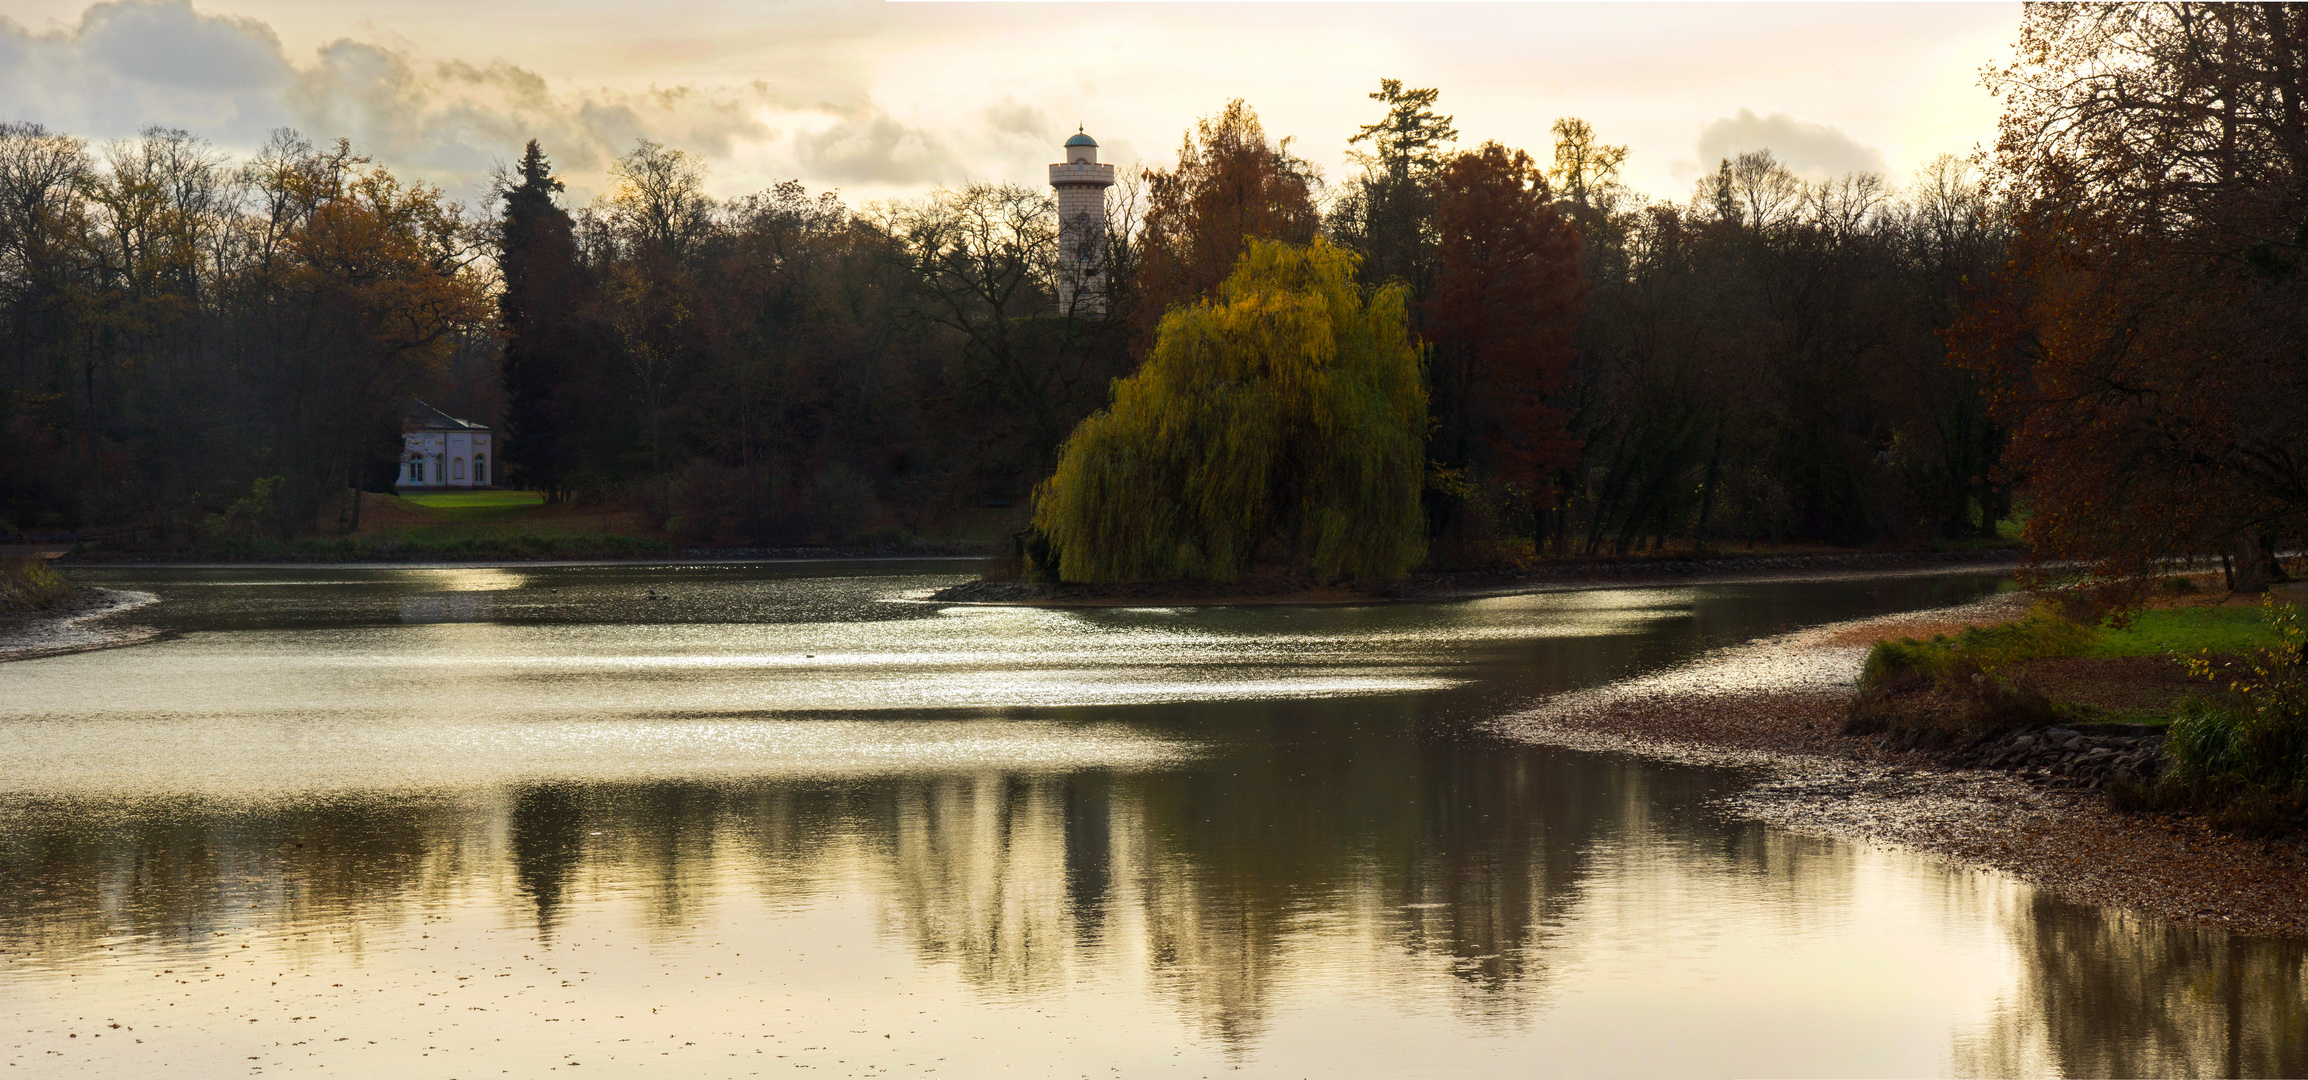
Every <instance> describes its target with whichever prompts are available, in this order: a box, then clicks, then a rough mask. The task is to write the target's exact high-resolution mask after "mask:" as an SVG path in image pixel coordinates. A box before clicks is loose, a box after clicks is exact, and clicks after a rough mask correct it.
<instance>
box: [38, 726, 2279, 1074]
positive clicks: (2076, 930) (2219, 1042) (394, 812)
mask: <svg viewBox="0 0 2308 1080" xmlns="http://www.w3.org/2000/svg"><path fill="white" fill-rule="evenodd" d="M1361 716H1362V721H1361V723H1360V724H1358V725H1356V726H1353V727H1351V728H1348V729H1343V730H1342V729H1338V728H1331V729H1322V730H1303V729H1300V728H1297V727H1294V726H1293V722H1292V716H1291V714H1290V711H1289V710H1287V709H1270V710H1262V711H1250V710H1246V711H1243V712H1240V713H1237V714H1234V715H1229V716H1226V717H1224V718H1223V719H1224V721H1225V723H1227V724H1231V725H1236V726H1238V727H1239V728H1240V731H1239V740H1238V742H1237V743H1236V744H1235V745H1234V746H1231V747H1229V748H1228V750H1227V752H1226V753H1225V754H1224V755H1223V756H1222V757H1214V758H1211V759H1207V760H1205V761H1203V762H1200V763H1197V764H1194V765H1190V766H1186V767H1181V768H1178V769H1175V770H1170V771H1156V772H1147V773H1135V774H1125V775H1109V774H1106V773H1100V772H1090V773H1079V774H1072V775H1058V774H1033V775H1005V774H991V773H989V774H974V775H959V776H922V775H908V776H901V777H896V778H886V779H875V780H861V781H850V782H832V781H824V782H767V781H765V782H758V783H749V784H737V785H704V784H624V785H586V786H532V787H525V788H519V789H515V790H512V791H508V792H505V793H503V794H502V795H500V796H496V797H494V799H495V801H479V800H476V801H473V802H465V803H452V802H446V801H439V800H434V801H426V800H420V799H394V798H385V797H378V798H373V799H367V800H345V801H339V802H334V803H328V804H312V805H305V806H286V805H283V806H269V807H265V808H261V809H246V808H223V809H220V808H213V807H211V808H206V809H203V808H199V807H181V806H180V807H170V808H162V807H135V808H132V809H133V810H134V812H133V813H131V812H126V811H124V810H121V809H120V808H113V809H112V810H108V811H105V812H104V813H103V815H102V816H101V817H96V816H94V815H92V814H91V813H90V812H89V811H88V810H86V809H85V808H80V809H73V810H66V809H58V808H48V809H41V808H30V809H29V810H25V809H22V808H18V810H16V811H12V812H11V815H10V816H11V818H12V820H13V822H14V824H15V827H13V828H11V829H10V830H7V831H6V832H4V833H0V890H5V891H4V892H0V895H4V896H5V897H6V898H7V899H6V902H5V904H4V905H0V943H4V944H5V946H6V947H7V948H8V949H9V950H10V951H12V952H16V953H18V954H22V953H25V952H37V953H39V954H41V955H43V956H44V957H46V958H47V959H49V960H50V961H52V962H57V963H69V962H70V961H71V960H72V959H74V958H75V957H76V956H81V955H88V954H91V953H98V952H101V951H102V948H103V945H104V943H105V942H106V941H107V940H108V939H114V938H116V937H117V936H119V935H122V934H135V935H140V936H148V937H152V938H157V939H160V940H162V941H170V942H174V943H177V944H178V945H179V946H180V947H184V948H189V949H203V948H207V947H209V942H210V934H211V932H212V931H216V930H223V929H230V928H234V927H241V926H248V925H263V926H268V927H272V928H277V929H281V930H286V931H290V932H293V933H298V934H303V935H306V938H305V939H300V943H301V944H302V946H303V947H306V948H311V949H315V950H319V949H331V950H344V949H346V948H347V946H348V945H349V946H350V947H352V948H354V949H357V948H358V947H359V945H360V942H361V937H362V935H363V934H364V933H365V932H366V931H367V930H368V929H369V928H373V927H380V926H387V925H392V924H394V923H396V922H400V921H403V920H406V921H414V920H415V919H416V918H417V917H418V913H419V912H420V911H423V910H427V909H429V908H431V907H433V906H435V905H438V904H440V903H442V902H444V901H445V900H451V899H457V898H462V899H463V900H464V901H465V902H468V903H469V902H472V901H473V900H480V901H483V902H490V903H496V904H500V905H502V906H503V907H505V909H506V910H507V911H508V912H517V913H518V917H519V918H520V919H521V920H523V921H528V920H530V919H532V918H533V919H534V924H535V926H536V927H537V934H538V935H539V938H540V939H541V940H542V941H544V942H545V943H547V944H550V942H551V939H552V935H553V934H554V932H555V930H556V927H557V926H558V925H560V924H561V923H562V922H563V921H565V920H566V919H567V918H568V917H569V913H570V912H571V911H572V910H573V909H576V908H577V907H578V906H579V905H581V904H583V903H586V902H587V901H589V900H593V899H596V898H598V897H603V896H607V895H610V894H614V895H617V896H630V897H638V899H639V903H640V909H639V910H640V916H641V918H642V919H644V920H645V921H646V922H647V923H648V924H649V925H650V926H651V927H653V928H656V929H658V930H661V931H675V930H678V929H680V928H684V927H686V926H689V925H694V924H698V923H702V922H705V921H709V920H712V919H715V918H717V917H718V913H717V912H716V911H715V910H714V909H715V908H716V907H717V906H718V905H720V904H723V903H726V902H727V900H728V898H730V897H732V896H741V895H745V894H747V893H751V894H752V895H756V896H758V897H760V898H762V899H763V900H765V901H767V902H768V903H769V904H770V906H771V907H772V908H773V909H774V908H778V907H784V908H788V909H794V908H799V907H801V906H803V905H807V904H816V903H824V902H826V897H828V896H832V895H840V894H854V893H858V892H862V893H864V894H865V895H869V896H873V897H875V898H877V900H878V902H879V903H880V905H881V917H882V919H883V925H884V927H885V930H886V932H887V933H889V934H891V935H892V936H893V938H894V939H895V940H898V941H902V942H904V943H905V944H906V947H907V948H909V949H910V950H911V951H912V952H913V953H914V954H915V955H917V956H919V957H921V958H923V959H924V960H925V961H929V962H935V963H941V964H949V965H951V967H952V969H953V970H954V971H955V972H957V974H958V975H959V976H960V978H961V979H962V980H964V981H965V982H966V983H967V984H968V985H971V986H973V987H975V988H977V989H979V990H982V991H984V992H986V993H989V994H994V995H999V996H1012V995H1033V994H1046V993H1052V992H1063V991H1064V990H1065V989H1066V988H1067V987H1068V986H1070V985H1074V984H1077V983H1079V982H1081V981H1083V979H1084V978H1085V977H1086V976H1087V974H1088V973H1092V972H1095V973H1097V974H1098V975H1099V976H1101V977H1103V978H1109V979H1110V978H1113V977H1115V976H1123V977H1127V976H1128V975H1129V974H1130V973H1136V974H1138V975H1140V976H1142V977H1143V978H1145V979H1146V980H1147V982H1148V983H1149V984H1150V985H1151V987H1152V989H1153V992H1155V993H1157V994H1159V995H1161V996H1163V997H1164V998H1166V999H1167V1000H1169V1001H1170V1002H1172V1003H1173V1006H1174V1007H1175V1008H1176V1010H1177V1011H1178V1013H1179V1014H1180V1015H1181V1016H1183V1017H1185V1018H1186V1020H1187V1022H1188V1023H1189V1024H1191V1025H1192V1026H1194V1027H1195V1028H1197V1029H1198V1030H1200V1031H1201V1032H1203V1033H1204V1034H1206V1035H1207V1036H1209V1037H1211V1038H1213V1039H1216V1040H1220V1041H1223V1042H1225V1043H1227V1044H1228V1045H1229V1046H1230V1047H1233V1048H1235V1049H1238V1050H1240V1049H1246V1048H1248V1047H1249V1046H1251V1045H1252V1044H1254V1043H1256V1042H1257V1041H1258V1040H1259V1038H1260V1037H1261V1036H1262V1034H1263V1033H1264V1032H1265V1031H1266V1030H1267V1028H1268V1027H1269V1025H1270V1016H1271V1010H1272V1009H1273V1008H1274V1007H1275V997H1276V994H1277V992H1278V988H1279V987H1281V986H1283V985H1285V984H1292V985H1295V983H1292V980H1289V979H1287V978H1286V977H1285V976H1286V973H1288V972H1290V971H1291V970H1292V969H1294V968H1297V969H1307V970H1314V969H1320V970H1322V971H1324V972H1325V973H1326V974H1327V975H1329V976H1331V977H1333V978H1335V977H1337V976H1339V975H1341V974H1348V975H1350V978H1349V979H1348V980H1347V982H1349V983H1351V984H1353V985H1355V986H1358V987H1359V986H1364V985H1367V986H1368V988H1369V989H1371V990H1375V991H1380V992H1397V993H1418V994H1430V995H1431V994H1433V993H1434V992H1435V990H1436V988H1438V987H1443V988H1450V989H1449V990H1448V992H1449V993H1451V995H1452V1006H1453V1008H1454V1010H1455V1011H1457V1012H1458V1013H1459V1014H1460V1015H1462V1016H1465V1017H1467V1018H1469V1019H1471V1020H1474V1021H1476V1022H1477V1023H1479V1024H1482V1025H1485V1026H1498V1025H1502V1024H1513V1023H1518V1022H1523V1021H1527V1020H1528V1019H1529V1018H1531V1017H1532V1016H1534V1015H1535V1014H1536V1013H1537V1012H1538V1011H1539V1010H1540V1009H1541V1008H1542V1007H1543V1005H1544V1002H1545V1000H1546V997H1547V995H1548V994H1549V993H1550V992H1551V991H1552V989H1553V988H1554V986H1555V985H1556V976H1555V964H1554V961H1553V957H1554V956H1555V955H1556V953H1557V952H1558V951H1560V950H1564V949H1566V948H1570V947H1573V946H1574V945H1575V940H1574V938H1573V935H1574V934H1576V933H1578V927H1581V926H1587V927H1590V928H1596V927H1598V923H1600V924H1607V925H1608V926H1610V927H1611V928H1613V929H1614V930H1619V929H1624V928H1625V927H1627V926H1629V925H1639V920H1640V919H1641V918H1642V917H1643V915H1642V913H1641V912H1639V911H1629V910H1620V909H1618V908H1615V907H1611V906H1603V907H1598V906H1597V905H1598V903H1602V904H1605V905H1623V904H1625V903H1627V902H1628V901H1629V898H1639V902H1640V903H1641V904H1642V905H1644V906H1645V907H1646V908H1659V909H1663V910H1686V909H1688V907H1689V906H1690V905H1698V904H1704V903H1709V902H1714V901H1716V900H1719V899H1720V897H1721V896H1722V886H1721V884H1720V882H1721V881H1722V879H1723V877H1724V875H1734V876H1737V877H1738V878H1740V879H1742V880H1743V881H1744V882H1747V883H1751V885H1752V888H1753V895H1755V896H1756V897H1758V898H1759V901H1760V902H1759V903H1757V904H1756V905H1754V909H1755V911H1756V912H1757V913H1758V914H1752V915H1747V916H1743V918H1750V919H1752V918H1781V919H1786V920H1789V925H1788V926H1787V927H1786V929H1788V930H1789V932H1791V933H1797V932H1800V931H1801V929H1802V927H1801V926H1800V925H1798V924H1799V922H1800V920H1802V919H1804V918H1808V917H1815V916H1817V915H1818V914H1819V913H1821V912H1826V913H1827V914H1829V915H1831V916H1832V915H1833V913H1834V911H1835V905H1836V904H1837V903H1842V902H1846V900H1845V899H1842V898H1847V897H1848V896H1849V894H1850V892H1851V888H1852V883H1853V882H1854V881H1857V880H1860V875H1862V874H1864V873H1865V872H1866V871H1865V870H1864V868H1863V867H1862V866H1861V865H1860V861H1861V859H1862V858H1863V857H1862V856H1861V855H1860V854H1858V849H1854V848H1851V847H1848V846H1846V845H1840V844H1835V843H1832V842H1829V841H1824V840H1811V839H1805V838H1801V837H1794V836H1790V835H1788V834H1785V833H1782V832H1779V831H1776V830H1770V829H1765V828H1763V827H1760V826H1733V827H1723V828H1718V827H1714V826H1709V825H1703V824H1697V823H1696V822H1697V819H1695V818H1693V817H1692V816H1691V815H1689V814H1686V813H1684V812H1682V811H1681V810H1679V809H1677V808H1681V807H1692V806H1697V805H1700V804H1702V803H1704V802H1705V801H1706V799H1707V798H1708V797H1709V796H1711V795H1713V794H1715V793H1717V792H1719V791H1720V790H1722V788H1723V787H1724V786H1725V784H1726V783H1727V781H1726V779H1725V778H1724V776H1723V775H1722V774H1720V773H1715V772H1709V771H1705V770H1697V769H1676V768H1669V767H1662V766H1654V765H1645V764H1638V763H1635V762H1632V761H1627V760H1620V759H1595V758H1588V757H1582V756H1578V755H1570V754H1564V753H1557V752H1552V751H1544V750H1535V749H1529V748H1519V747H1511V746H1492V745H1474V746H1470V745H1466V744H1458V743H1452V742H1448V741H1440V740H1419V739H1417V738H1412V737H1406V734H1407V732H1406V728H1408V727H1409V726H1411V725H1414V724H1416V723H1417V717H1415V716H1411V715H1408V714H1404V713H1390V712H1388V711H1386V707H1385V706H1383V705H1382V704H1378V705H1372V706H1370V707H1368V708H1366V709H1363V710H1362V712H1361ZM1629 860H1638V861H1635V862H1630V861H1629ZM1605 895H1608V896H1611V897H1616V898H1617V899H1613V900H1608V901H1603V900H1600V899H1599V898H1600V897H1603V896H1605ZM2024 895H2030V894H2027V893H2026V892H2025V890H2013V889H2008V888H1998V889H1978V890H1973V891H1970V892H1966V891H1965V890H1963V889H1961V888H1953V887H1951V888H1950V889H1949V890H1948V892H1947V895H1946V896H1944V897H1941V898H1939V900H1938V901H1937V903H1938V904H1939V905H1940V907H1941V908H1944V909H1945V916H1944V917H1947V918H1951V919H1953V920H1957V921H1959V922H1960V921H1963V920H1976V921H1977V922H1978V923H1979V924H1980V925H1982V926H1988V927H2009V928H2011V929H2010V930H2009V932H2010V933H2011V934H2013V935H2015V936H2014V937H2013V939H2012V948H2013V950H2014V952H2013V955H2014V956H2015V957H2016V958H2017V960H2018V961H2019V963H2020V966H2021V969H2022V971H2023V973H2024V974H2023V979H2022V982H2021V983H2020V986H2019V988H2018V989H2017V990H2016V991H2014V994H2015V996H2013V997H2012V998H2011V999H2009V1000H2007V1001H2006V1002H2004V1003H2003V1006H2002V1008H2001V1009H2000V1011H1999V1013H1998V1014H1997V1015H1996V1016H1995V1017H1994V1018H1993V1019H1992V1020H1990V1021H1989V1022H1988V1023H1987V1024H1986V1025H1984V1026H1983V1028H1982V1029H1981V1030H1980V1031H1979V1032H1976V1033H1966V1034H1964V1035H1962V1036H1961V1037H1959V1039H1958V1045H1957V1049H1956V1053H1957V1058H1956V1061H1957V1064H1958V1066H1959V1068H1961V1069H1962V1070H1963V1071H1967V1072H1973V1073H1981V1074H2013V1073H2040V1072H2063V1073H2069V1074H2079V1073H2088V1074H2102V1075H2111V1074H2112V1075H2144V1074H2155V1073H2233V1074H2245V1075H2251V1074H2293V1075H2299V1074H2303V1073H2308V1003H2304V999H2303V987H2304V986H2308V971H2304V966H2303V965H2304V964H2308V947H2303V946H2297V945H2275V944H2268V943H2250V942H2236V941H2230V940H2228V939H2225V938H2222V937H2220V936H2218V935H2212V934H2205V933H2199V932H2191V931H2182V930H2176V929H2172V928H2170V927H2167V926H2162V925H2160V924H2156V923H2153V922H2150V921H2146V920H2137V919H2132V918H2128V917H2126V916H2123V915H2120V914H2114V913H2108V912H2102V911H2097V910H2093V909H2082V908H2075V907H2070V906H2066V905H2058V904H2053V903H2051V902H2049V901H2040V900H2039V901H2031V903H2032V904H2033V906H2032V907H2028V908H2023V909H2006V908H2003V907H1999V906H1998V904H1999V903H2011V902H2014V901H2010V900H2008V899H2001V900H1999V899H1998V898H2009V897H2013V896H2024ZM1596 932H1597V933H1601V932H1602V931H1601V930H1600V929H1597V930H1596Z"/></svg>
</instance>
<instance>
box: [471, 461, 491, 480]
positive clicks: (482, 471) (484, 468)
mask: <svg viewBox="0 0 2308 1080" xmlns="http://www.w3.org/2000/svg"><path fill="white" fill-rule="evenodd" d="M473 484H474V486H476V487H487V486H488V485H489V455H487V454H475V455H473Z"/></svg>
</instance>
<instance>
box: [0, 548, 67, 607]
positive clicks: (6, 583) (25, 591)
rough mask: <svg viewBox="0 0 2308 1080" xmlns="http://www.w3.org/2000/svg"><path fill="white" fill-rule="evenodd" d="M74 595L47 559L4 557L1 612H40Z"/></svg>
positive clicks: (0, 561)
mask: <svg viewBox="0 0 2308 1080" xmlns="http://www.w3.org/2000/svg"><path fill="white" fill-rule="evenodd" d="M70 595H72V586H71V585H70V584H69V583H67V582H66V581H65V580H64V577H63V575H61V574H58V573H57V572H56V571H55V570H54V569H52V568H50V567H49V565H48V561H47V560H45V559H0V611H38V610H41V609H43V608H47V607H50V606H52V605H54V604H55V603H56V602H57V601H59V600H62V599H64V598H65V597H67V596H70Z"/></svg>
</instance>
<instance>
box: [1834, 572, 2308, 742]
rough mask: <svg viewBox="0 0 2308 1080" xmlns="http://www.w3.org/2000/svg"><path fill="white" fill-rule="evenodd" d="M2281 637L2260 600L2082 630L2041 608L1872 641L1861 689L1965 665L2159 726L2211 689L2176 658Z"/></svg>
mask: <svg viewBox="0 0 2308 1080" xmlns="http://www.w3.org/2000/svg"><path fill="white" fill-rule="evenodd" d="M2301 593H2302V586H2298V585H2293V586H2287V587H2285V588H2282V589H2279V590H2278V591H2277V597H2276V599H2277V600H2278V601H2279V602H2281V603H2293V604H2297V603H2300V602H2301V601H2302V600H2304V599H2308V596H2303V595H2301ZM2281 643H2282V636H2281V635H2280V634H2279V633H2277V631H2276V629H2275V628H2274V627H2273V626H2271V625H2270V624H2269V622H2268V618H2267V611H2266V609H2265V608H2264V607H2263V606H2262V605H2261V604H2259V603H2257V602H2253V601H2249V600H2242V599H2229V600H2226V601H2225V602H2199V601H2184V602H2180V603H2176V604H2173V605H2172V606H2168V607H2151V608H2143V609H2140V610H2138V611H2135V612H2133V613H2132V618H2131V621H2130V622H2129V623H2128V624H2127V625H2125V626H2124V628H2123V629H2121V630H2117V629H2111V628H2109V627H2106V626H2099V627H2084V626H2078V625H2076V624H2075V623H2072V622H2069V621H2067V620H2066V619H2064V618H2062V617H2061V616H2059V615H2058V614H2057V613H2056V612H2055V611H2053V610H2052V609H2051V608H2050V607H2048V606H2046V607H2043V608H2039V609H2038V610H2036V611H2034V612H2031V613H2030V614H2029V615H2028V617H2026V618H2024V619H2021V620H2018V621H2016V622H2010V623H2004V624H2002V625H1998V626H1985V627H1978V628H1974V629H1970V630H1965V631H1963V632H1962V633H1960V634H1955V635H1941V636H1938V637H1934V638H1931V639H1928V640H1922V639H1916V638H1906V639H1901V640H1897V641H1884V642H1880V643H1878V644H1877V645H1876V646H1875V648H1874V650H1873V651H1871V652H1870V653H1869V654H1868V661H1867V673H1866V674H1865V675H1863V676H1862V682H1863V685H1866V686H1870V687H1873V686H1881V685H1888V684H1889V682H1890V680H1892V679H1895V678H1897V677H1899V675H1900V673H1901V672H1909V671H1912V672H1916V673H1919V674H1923V675H1927V676H1930V677H1931V678H1933V679H1935V680H1937V679H1940V678H1942V677H1944V676H1947V675H1951V674H1952V675H1955V676H1957V677H1959V678H1960V677H1962V673H1963V672H1964V671H1966V670H1977V668H1966V667H1965V666H1964V665H1965V664H1966V663H1967V662H1968V663H1971V664H1976V665H1978V668H1985V669H1987V670H1989V671H1991V672H2001V673H2003V674H2005V675H2008V676H2019V677H2024V678H2025V679H2026V680H2027V681H2029V682H2030V683H2032V684H2034V685H2035V686H2036V687H2037V688H2038V689H2039V690H2040V691H2041V692H2042V693H2043V694H2044V695H2045V696H2046V697H2048V698H2049V699H2050V700H2051V702H2052V703H2053V707H2054V708H2055V709H2058V710H2059V711H2060V712H2061V713H2062V714H2063V715H2064V716H2066V717H2067V718H2068V719H2070V720H2074V721H2119V722H2124V723H2152V724H2153V723H2164V722H2167V721H2169V720H2170V719H2171V717H2172V716H2173V715H2175V713H2176V712H2177V710H2178V709H2179V708H2180V707H2181V705H2182V703H2184V702H2185V701H2187V700H2188V699H2190V698H2195V697H2202V696H2207V695H2209V694H2212V693H2214V692H2215V691H2216V689H2217V688H2216V687H2215V686H2214V685H2213V684H2211V683H2207V682H2205V681H2203V680H2200V679H2194V678H2191V677H2189V676H2188V675H2187V674H2186V673H2185V669H2184V668H2183V667H2182V665H2181V663H2180V660H2181V659H2182V658H2186V657H2193V656H2198V655H2201V654H2205V653H2209V654H2211V655H2212V656H2214V657H2233V656H2240V655H2244V654H2248V653H2251V652H2252V651H2253V650H2256V649H2264V648H2269V647H2272V646H2276V645H2279V644H2281Z"/></svg>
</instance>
